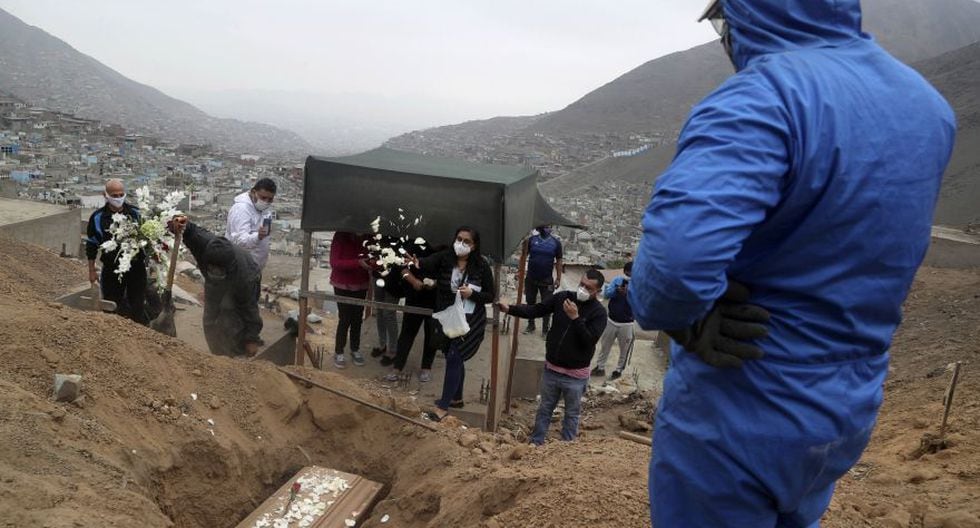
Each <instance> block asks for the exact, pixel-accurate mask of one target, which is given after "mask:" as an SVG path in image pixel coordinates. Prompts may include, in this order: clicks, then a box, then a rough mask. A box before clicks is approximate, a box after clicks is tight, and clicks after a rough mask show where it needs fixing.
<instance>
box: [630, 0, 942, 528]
mask: <svg viewBox="0 0 980 528" xmlns="http://www.w3.org/2000/svg"><path fill="white" fill-rule="evenodd" d="M724 11H725V15H726V19H727V20H728V23H729V26H730V31H731V36H732V49H733V52H732V59H733V62H734V63H735V67H736V70H737V71H738V73H737V74H736V75H734V76H733V77H731V78H729V79H728V80H727V81H726V82H724V83H723V84H722V85H721V86H720V87H719V88H718V89H717V90H715V91H714V92H713V93H711V94H710V95H708V97H707V98H705V99H704V100H703V101H702V102H701V103H699V104H698V105H697V106H695V108H694V109H693V110H692V112H691V115H690V117H689V119H688V122H687V124H686V125H685V127H684V129H683V131H682V133H681V137H680V139H679V144H678V149H677V154H676V157H675V158H674V161H673V163H672V165H671V166H670V168H669V169H668V170H667V171H666V172H665V173H664V174H663V175H662V176H661V177H660V178H659V179H658V181H657V183H656V187H655V191H654V195H653V198H652V201H651V202H650V204H649V206H648V207H647V210H646V212H645V215H644V218H643V229H644V235H643V238H642V240H641V242H640V246H639V248H638V250H637V257H636V261H635V265H634V268H633V270H634V271H633V281H632V282H633V284H632V286H631V291H632V295H631V304H632V306H633V311H634V313H635V315H636V319H637V321H638V322H639V323H640V325H641V326H642V327H643V328H646V329H682V328H686V327H688V326H689V325H691V324H692V323H693V322H695V321H696V320H698V319H700V318H702V317H703V316H705V315H706V314H707V312H708V311H709V310H710V308H711V307H712V305H713V304H714V302H715V301H716V300H717V299H718V298H719V297H720V296H721V295H722V293H723V292H724V291H725V289H726V287H727V278H726V276H728V277H731V278H732V279H733V280H737V281H739V282H742V283H744V284H745V285H747V286H748V287H749V289H750V290H751V292H752V297H751V301H750V302H751V303H753V304H757V305H760V306H763V307H765V308H766V309H768V310H769V311H770V312H771V314H772V321H771V323H770V325H769V331H770V334H769V337H767V338H765V339H761V340H759V341H758V342H757V344H758V345H759V346H760V347H761V348H762V349H763V350H764V351H765V353H766V356H765V357H764V358H762V359H761V360H757V361H747V362H746V363H745V365H744V367H743V368H741V369H718V368H714V367H711V366H709V365H707V364H706V363H703V362H702V361H701V360H700V359H698V358H697V357H696V356H695V355H693V354H689V353H687V352H685V351H684V350H683V349H680V348H679V347H677V346H676V345H675V346H674V349H673V350H672V368H671V369H670V370H669V371H668V373H667V377H666V379H665V381H664V393H663V396H662V397H661V400H660V404H659V407H658V410H657V416H656V429H655V432H654V440H653V457H652V460H651V463H650V507H651V517H652V520H653V525H654V527H655V528H689V527H710V528H718V527H739V528H769V527H774V526H775V527H784V526H785V527H808V526H817V525H818V524H819V520H820V517H821V515H822V514H823V512H824V510H825V509H826V507H827V506H828V504H829V502H830V498H831V495H832V494H833V489H834V483H835V481H836V480H837V479H838V478H839V477H840V476H842V475H843V474H844V473H845V472H846V471H847V470H848V469H849V468H850V467H851V466H852V465H853V464H854V463H855V462H856V461H857V460H858V459H859V457H860V455H861V452H862V451H863V450H864V448H865V446H866V445H867V442H868V440H869V437H870V434H871V431H872V429H873V427H874V423H875V417H876V415H877V411H878V408H879V406H880V404H881V400H882V383H883V382H884V379H885V375H886V372H887V369H888V348H889V346H890V342H891V338H892V334H893V333H894V331H895V328H896V327H897V326H898V324H899V322H900V319H901V305H902V302H903V300H904V299H905V297H906V294H907V293H908V290H909V287H910V285H911V283H912V279H913V276H914V274H915V271H916V269H917V268H918V266H919V264H920V263H921V261H922V258H923V256H924V254H925V251H926V248H927V246H928V244H929V235H930V224H931V221H932V217H933V209H934V207H935V202H936V198H937V194H938V192H939V186H940V181H941V177H942V174H943V170H944V169H945V167H946V164H947V162H948V160H949V157H950V152H951V150H952V146H953V138H954V134H955V122H954V121H955V120H954V116H953V113H952V111H951V109H950V108H949V105H948V104H947V103H946V102H945V100H944V99H943V98H942V97H941V96H940V95H939V94H938V93H937V92H936V91H935V90H934V89H933V88H932V87H931V86H930V85H929V84H928V83H927V82H926V81H925V80H924V79H922V77H921V76H919V75H918V74H917V73H916V72H915V71H913V70H912V69H910V68H908V67H906V66H905V65H903V64H901V63H899V62H898V61H897V60H895V59H894V58H893V57H891V56H890V55H889V54H888V53H886V52H885V51H883V50H882V49H881V48H880V47H879V46H878V45H877V44H875V43H874V42H873V40H872V39H871V37H870V36H868V35H866V34H864V33H862V32H861V29H860V28H861V10H860V5H859V0H726V1H725V4H724Z"/></svg>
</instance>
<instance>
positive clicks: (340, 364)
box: [333, 354, 347, 369]
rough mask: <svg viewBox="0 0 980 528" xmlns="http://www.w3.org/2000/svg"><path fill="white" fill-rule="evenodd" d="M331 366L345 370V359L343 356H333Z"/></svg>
mask: <svg viewBox="0 0 980 528" xmlns="http://www.w3.org/2000/svg"><path fill="white" fill-rule="evenodd" d="M333 366H334V367H336V368H339V369H343V368H347V358H345V357H344V355H343V354H334V356H333Z"/></svg>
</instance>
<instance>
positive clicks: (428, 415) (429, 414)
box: [422, 411, 449, 422]
mask: <svg viewBox="0 0 980 528" xmlns="http://www.w3.org/2000/svg"><path fill="white" fill-rule="evenodd" d="M422 414H423V416H425V417H426V418H428V419H429V420H432V421H433V422H441V421H442V419H443V418H445V417H446V416H449V413H446V414H444V415H442V416H439V415H438V414H436V413H435V411H425V412H424V413H422Z"/></svg>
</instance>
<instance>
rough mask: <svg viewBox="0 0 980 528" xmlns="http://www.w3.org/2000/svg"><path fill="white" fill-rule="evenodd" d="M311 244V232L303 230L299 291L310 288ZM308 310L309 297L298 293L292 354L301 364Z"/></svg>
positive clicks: (298, 363) (296, 362)
mask: <svg viewBox="0 0 980 528" xmlns="http://www.w3.org/2000/svg"><path fill="white" fill-rule="evenodd" d="M312 245H313V232H311V231H304V232H303V275H302V278H301V279H300V291H307V290H309V289H310V253H311V246H312ZM307 312H309V299H307V298H306V297H304V296H302V295H300V297H299V334H298V335H297V336H296V354H295V355H294V356H293V357H294V358H295V359H294V363H295V364H297V365H300V366H302V365H303V363H304V358H303V356H304V354H305V350H306V347H305V346H304V345H305V344H306V326H307V325H306V316H307Z"/></svg>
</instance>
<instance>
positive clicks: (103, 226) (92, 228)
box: [85, 203, 143, 268]
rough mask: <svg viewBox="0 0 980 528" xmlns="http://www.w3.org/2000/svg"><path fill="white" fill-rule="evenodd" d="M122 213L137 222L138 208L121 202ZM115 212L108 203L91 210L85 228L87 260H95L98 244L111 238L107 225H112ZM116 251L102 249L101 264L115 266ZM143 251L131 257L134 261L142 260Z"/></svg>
mask: <svg viewBox="0 0 980 528" xmlns="http://www.w3.org/2000/svg"><path fill="white" fill-rule="evenodd" d="M122 213H123V214H125V215H127V216H129V217H130V218H133V219H134V220H136V221H137V222H138V221H139V218H140V210H139V209H138V208H137V207H135V206H132V205H130V204H128V203H124V204H123V210H122ZM113 214H115V213H114V212H113V211H112V210H110V209H109V205H108V204H106V205H104V206H102V207H100V208H99V209H96V210H95V211H93V212H92V215H91V216H89V218H88V227H87V228H86V236H85V257H86V258H87V259H88V260H95V257H96V256H97V255H98V254H99V246H101V245H102V244H103V243H104V242H107V241H109V240H112V235H111V234H110V233H109V227H110V226H112V215H113ZM118 253H119V252H118V251H103V252H102V258H101V259H100V260H101V261H102V264H103V265H104V266H108V267H112V268H115V265H116V255H117V254H118ZM142 259H143V253H142V252H140V253H139V255H138V256H137V257H136V258H135V259H133V261H134V262H136V261H140V262H142Z"/></svg>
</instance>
